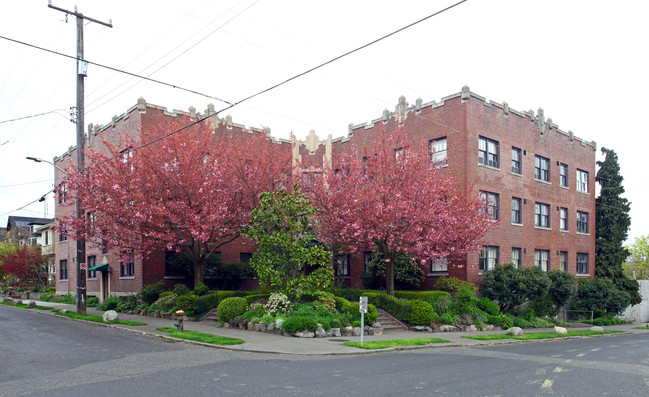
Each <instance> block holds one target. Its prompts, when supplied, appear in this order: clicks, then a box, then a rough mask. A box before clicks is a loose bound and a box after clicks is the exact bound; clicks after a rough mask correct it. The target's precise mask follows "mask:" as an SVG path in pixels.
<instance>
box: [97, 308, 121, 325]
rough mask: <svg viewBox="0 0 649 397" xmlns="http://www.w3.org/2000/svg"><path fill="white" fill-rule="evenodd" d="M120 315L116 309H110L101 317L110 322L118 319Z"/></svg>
mask: <svg viewBox="0 0 649 397" xmlns="http://www.w3.org/2000/svg"><path fill="white" fill-rule="evenodd" d="M118 317H119V316H118V315H117V312H116V311H115V310H109V311H107V312H105V313H104V314H103V315H102V316H101V319H102V320H104V321H105V322H108V321H115V320H117V318H118Z"/></svg>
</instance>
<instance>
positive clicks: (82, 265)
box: [79, 262, 88, 270]
mask: <svg viewBox="0 0 649 397" xmlns="http://www.w3.org/2000/svg"><path fill="white" fill-rule="evenodd" d="M79 269H81V270H88V265H87V264H86V263H85V262H81V263H79Z"/></svg>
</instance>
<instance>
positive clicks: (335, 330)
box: [329, 328, 340, 337]
mask: <svg viewBox="0 0 649 397" xmlns="http://www.w3.org/2000/svg"><path fill="white" fill-rule="evenodd" d="M329 333H330V334H331V336H333V337H339V336H340V328H329Z"/></svg>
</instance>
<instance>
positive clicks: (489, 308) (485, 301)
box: [475, 296, 500, 316]
mask: <svg viewBox="0 0 649 397" xmlns="http://www.w3.org/2000/svg"><path fill="white" fill-rule="evenodd" d="M475 303H476V306H477V307H478V308H479V309H480V310H482V311H484V312H485V313H487V314H491V315H492V316H495V315H497V314H498V313H499V312H500V308H499V307H498V305H497V304H496V302H494V301H492V300H491V299H489V298H487V297H484V296H483V297H482V298H478V299H477V300H476V302H475Z"/></svg>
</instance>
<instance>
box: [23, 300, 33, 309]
mask: <svg viewBox="0 0 649 397" xmlns="http://www.w3.org/2000/svg"><path fill="white" fill-rule="evenodd" d="M25 303H26V304H27V307H36V301H32V300H29V301H25Z"/></svg>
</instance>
